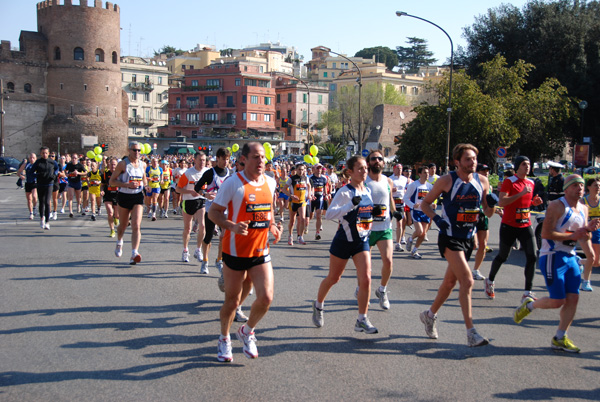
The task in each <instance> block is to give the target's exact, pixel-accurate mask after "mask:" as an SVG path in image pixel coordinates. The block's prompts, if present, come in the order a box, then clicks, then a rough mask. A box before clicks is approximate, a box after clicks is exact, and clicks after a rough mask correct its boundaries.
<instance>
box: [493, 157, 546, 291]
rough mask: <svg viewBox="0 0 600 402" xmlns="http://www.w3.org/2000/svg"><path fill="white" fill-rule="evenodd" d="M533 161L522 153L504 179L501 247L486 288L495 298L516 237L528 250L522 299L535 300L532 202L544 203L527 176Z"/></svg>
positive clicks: (526, 252) (501, 200)
mask: <svg viewBox="0 0 600 402" xmlns="http://www.w3.org/2000/svg"><path fill="white" fill-rule="evenodd" d="M530 166H531V164H530V162H529V158H528V157H526V156H518V157H517V158H516V159H515V169H516V173H515V175H514V176H510V177H507V178H506V179H504V182H502V187H501V189H500V201H499V202H498V206H499V207H504V215H503V216H502V223H501V225H500V250H499V252H498V255H497V256H496V258H494V261H492V267H491V269H490V274H489V275H488V278H487V279H486V280H485V288H484V291H485V293H486V295H487V296H488V298H490V299H494V298H495V297H496V295H495V286H496V284H495V282H494V280H495V279H496V275H497V274H498V271H499V270H500V267H501V266H502V264H503V263H504V261H506V259H507V258H508V256H509V255H510V251H511V248H512V245H513V243H514V242H515V240H517V239H518V240H519V241H520V243H521V246H522V247H523V250H524V251H525V257H526V262H525V291H524V293H523V297H522V301H523V300H525V299H526V298H527V297H531V298H533V299H535V295H534V294H533V292H532V291H531V289H532V287H533V276H534V275H535V260H536V256H535V235H534V233H533V228H532V227H531V220H530V219H529V218H530V217H529V212H530V208H531V206H532V205H534V206H535V205H540V204H541V203H542V199H541V198H540V197H539V196H535V197H533V187H534V183H533V181H531V180H530V179H528V178H527V174H528V173H529V168H530Z"/></svg>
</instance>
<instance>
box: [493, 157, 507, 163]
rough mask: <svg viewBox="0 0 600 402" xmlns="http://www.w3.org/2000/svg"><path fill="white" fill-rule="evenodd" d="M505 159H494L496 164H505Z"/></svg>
mask: <svg viewBox="0 0 600 402" xmlns="http://www.w3.org/2000/svg"><path fill="white" fill-rule="evenodd" d="M506 159H507V158H496V162H498V163H506V162H507V160H506Z"/></svg>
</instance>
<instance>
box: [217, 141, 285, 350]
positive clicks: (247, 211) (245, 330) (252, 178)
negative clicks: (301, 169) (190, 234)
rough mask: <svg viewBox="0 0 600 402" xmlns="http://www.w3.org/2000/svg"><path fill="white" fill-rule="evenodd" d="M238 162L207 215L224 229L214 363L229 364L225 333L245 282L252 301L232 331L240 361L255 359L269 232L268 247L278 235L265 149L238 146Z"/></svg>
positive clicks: (267, 284)
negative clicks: (222, 298)
mask: <svg viewBox="0 0 600 402" xmlns="http://www.w3.org/2000/svg"><path fill="white" fill-rule="evenodd" d="M241 162H242V163H243V164H244V171H243V172H241V173H236V174H235V175H234V176H232V177H231V178H230V179H228V180H226V181H224V182H223V186H222V187H221V188H220V190H219V192H218V193H217V197H216V198H215V200H214V202H213V204H212V205H211V207H210V210H209V212H208V216H209V218H210V220H211V221H213V222H214V223H215V224H216V225H218V226H220V227H221V228H223V229H224V230H225V236H224V239H223V261H224V263H225V264H224V267H223V276H224V279H225V301H224V302H223V307H222V308H221V313H220V318H221V335H220V336H219V343H218V354H217V359H218V360H219V361H222V362H231V361H232V360H233V355H232V351H231V339H230V336H229V331H230V328H231V324H232V321H233V317H234V315H235V311H236V309H237V307H238V305H239V303H240V298H241V295H242V289H243V283H244V281H245V280H246V278H250V280H251V281H252V283H253V284H254V288H255V289H256V300H255V301H254V303H253V304H252V308H251V310H250V317H249V319H248V322H247V323H246V324H244V325H242V326H241V327H240V328H239V329H238V331H237V338H238V339H239V340H240V341H241V342H243V344H244V347H243V350H244V354H245V355H246V357H248V358H257V357H258V350H257V349H256V337H255V336H254V329H255V327H256V325H257V324H258V322H259V321H260V319H261V318H262V317H263V316H264V315H265V314H266V313H267V311H268V310H269V307H270V305H271V302H272V300H273V267H272V265H271V256H270V254H269V243H268V239H269V231H270V232H271V233H272V234H273V236H274V237H275V240H274V243H277V242H278V241H279V239H280V237H281V229H280V227H278V226H277V225H275V219H274V214H273V196H274V193H275V186H276V183H275V181H274V180H273V179H271V178H270V177H268V176H266V175H264V169H265V150H264V148H263V147H262V145H261V144H260V143H258V142H251V143H246V144H244V146H243V147H242V152H241ZM225 210H227V215H225Z"/></svg>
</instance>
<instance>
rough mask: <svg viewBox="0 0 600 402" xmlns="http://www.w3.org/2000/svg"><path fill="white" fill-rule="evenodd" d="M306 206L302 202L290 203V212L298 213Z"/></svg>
mask: <svg viewBox="0 0 600 402" xmlns="http://www.w3.org/2000/svg"><path fill="white" fill-rule="evenodd" d="M302 205H304V203H301V202H292V203H290V212H293V213H296V212H298V210H299V209H300V207H301V206H302Z"/></svg>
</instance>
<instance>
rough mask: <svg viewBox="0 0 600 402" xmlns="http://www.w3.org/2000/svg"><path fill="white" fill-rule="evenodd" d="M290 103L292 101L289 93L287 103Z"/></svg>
mask: <svg viewBox="0 0 600 402" xmlns="http://www.w3.org/2000/svg"><path fill="white" fill-rule="evenodd" d="M291 101H292V93H291V92H290V93H288V102H291Z"/></svg>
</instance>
